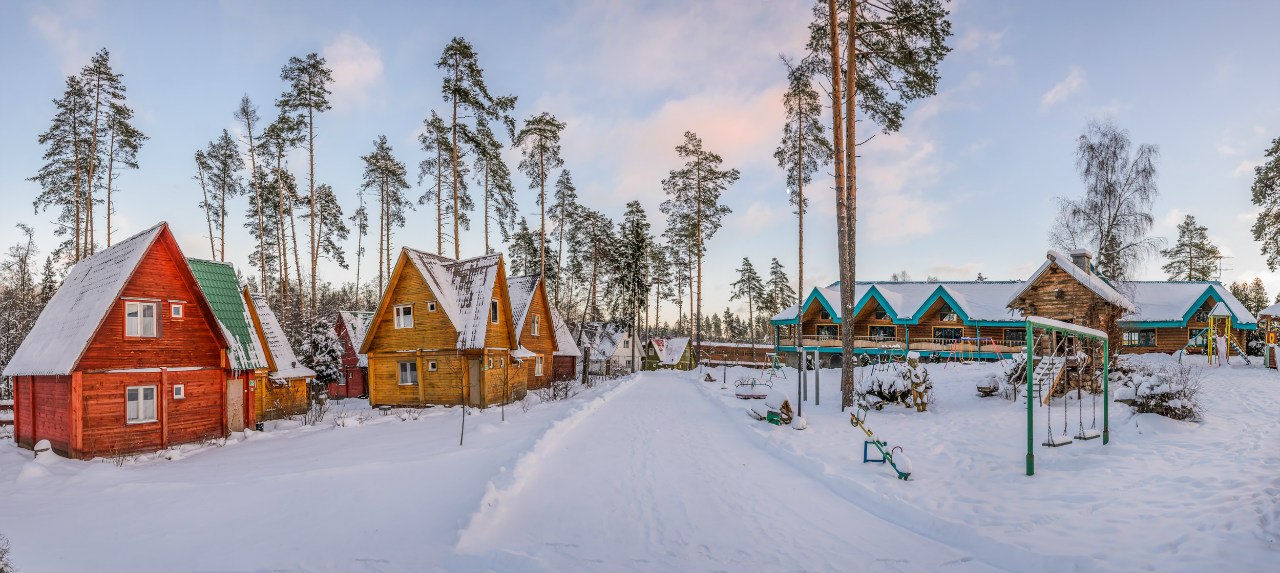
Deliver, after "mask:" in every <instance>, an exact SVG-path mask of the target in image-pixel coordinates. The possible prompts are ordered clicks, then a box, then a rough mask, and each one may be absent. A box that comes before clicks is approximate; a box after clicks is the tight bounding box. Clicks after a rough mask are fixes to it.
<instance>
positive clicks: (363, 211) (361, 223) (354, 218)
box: [349, 189, 381, 306]
mask: <svg viewBox="0 0 1280 573" xmlns="http://www.w3.org/2000/svg"><path fill="white" fill-rule="evenodd" d="M365 193H367V190H365V189H361V190H360V191H359V192H358V193H356V197H357V199H359V201H360V206H359V207H356V210H355V212H354V213H352V214H351V218H350V219H349V220H350V221H351V225H352V226H354V227H355V230H356V300H355V302H356V305H357V306H359V304H360V284H361V283H360V267H361V265H362V263H363V262H364V253H365V248H364V237H365V235H368V234H369V210H368V209H367V208H365V205H364V197H365ZM379 196H381V194H379Z"/></svg>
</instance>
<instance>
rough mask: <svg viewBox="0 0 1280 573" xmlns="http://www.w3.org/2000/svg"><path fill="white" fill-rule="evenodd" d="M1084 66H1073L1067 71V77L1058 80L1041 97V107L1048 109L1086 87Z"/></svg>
mask: <svg viewBox="0 0 1280 573" xmlns="http://www.w3.org/2000/svg"><path fill="white" fill-rule="evenodd" d="M1084 84H1085V78H1084V68H1081V67H1080V66H1071V70H1070V71H1069V72H1067V77H1065V78H1063V79H1062V81H1060V82H1058V83H1057V84H1056V85H1054V86H1053V87H1052V88H1050V89H1049V91H1047V92H1045V94H1044V95H1043V96H1041V97H1040V109H1041V110H1047V109H1049V108H1051V107H1053V106H1055V105H1057V104H1059V103H1062V102H1063V101H1065V100H1066V99H1067V98H1068V97H1071V95H1072V94H1074V93H1076V92H1078V91H1080V88H1082V87H1084Z"/></svg>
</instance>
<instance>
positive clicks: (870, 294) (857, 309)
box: [832, 285, 906, 324]
mask: <svg viewBox="0 0 1280 573" xmlns="http://www.w3.org/2000/svg"><path fill="white" fill-rule="evenodd" d="M873 298H874V299H876V302H878V303H880V308H883V309H885V311H887V313H888V315H889V316H892V317H893V319H892V320H893V323H894V324H906V323H905V322H903V321H902V320H901V319H899V318H898V311H897V310H896V309H894V308H893V305H891V304H889V301H886V300H885V299H884V295H882V294H880V289H878V288H876V285H871V286H870V287H868V288H867V294H864V295H862V299H861V300H859V301H858V303H857V304H855V305H853V314H854V316H857V315H859V314H862V309H863V308H865V307H866V306H867V303H868V302H870V300H871V299H873ZM832 316H835V314H832Z"/></svg>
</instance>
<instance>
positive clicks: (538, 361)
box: [533, 354, 542, 376]
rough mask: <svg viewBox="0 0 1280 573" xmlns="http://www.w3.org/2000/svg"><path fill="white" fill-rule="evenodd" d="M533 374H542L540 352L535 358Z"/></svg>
mask: <svg viewBox="0 0 1280 573" xmlns="http://www.w3.org/2000/svg"><path fill="white" fill-rule="evenodd" d="M533 375H534V376H542V355H541V354H539V355H537V356H536V357H534V359H533Z"/></svg>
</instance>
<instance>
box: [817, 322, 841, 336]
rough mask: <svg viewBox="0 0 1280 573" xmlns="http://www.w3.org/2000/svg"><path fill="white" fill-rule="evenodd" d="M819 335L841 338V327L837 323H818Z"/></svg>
mask: <svg viewBox="0 0 1280 573" xmlns="http://www.w3.org/2000/svg"><path fill="white" fill-rule="evenodd" d="M818 336H820V337H830V338H839V337H840V327H838V326H836V325H834V324H819V325H818Z"/></svg>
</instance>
